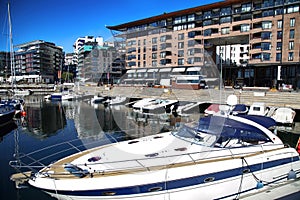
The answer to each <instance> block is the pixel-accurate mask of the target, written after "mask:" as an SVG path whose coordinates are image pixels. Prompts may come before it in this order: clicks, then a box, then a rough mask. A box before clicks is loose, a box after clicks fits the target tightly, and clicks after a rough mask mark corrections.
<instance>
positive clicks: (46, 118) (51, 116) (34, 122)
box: [20, 102, 67, 139]
mask: <svg viewBox="0 0 300 200" xmlns="http://www.w3.org/2000/svg"><path fill="white" fill-rule="evenodd" d="M25 111H26V116H25V117H23V118H21V119H20V124H21V126H22V127H23V132H26V133H28V134H30V135H33V136H34V137H36V138H39V139H43V138H47V137H49V136H51V135H55V134H57V132H58V131H59V130H61V129H63V128H64V127H65V126H66V123H67V122H66V118H65V113H64V109H63V107H62V105H61V104H60V103H46V102H41V103H39V104H30V103H29V104H26V107H25Z"/></svg>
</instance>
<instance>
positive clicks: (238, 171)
mask: <svg viewBox="0 0 300 200" xmlns="http://www.w3.org/2000/svg"><path fill="white" fill-rule="evenodd" d="M298 160H299V156H295V157H293V158H285V159H281V160H276V161H270V162H265V163H258V164H255V165H250V166H246V164H245V166H244V167H239V168H235V169H230V170H225V171H221V172H216V173H210V174H205V175H200V176H195V177H188V178H184V179H178V180H170V181H167V182H158V183H152V184H146V185H135V186H130V187H122V188H111V189H96V190H84V191H61V190H58V191H54V190H44V191H45V192H49V193H54V194H61V195H70V196H108V195H107V194H108V193H114V195H115V196H116V195H134V194H141V193H150V192H151V191H149V189H150V188H159V191H164V190H173V189H179V188H184V187H190V186H195V185H199V184H204V183H205V181H204V180H205V179H206V178H208V177H214V181H221V180H225V179H229V178H233V177H236V176H241V175H242V174H243V170H245V169H250V172H257V171H260V170H262V169H269V168H272V167H277V166H280V165H284V164H288V163H291V162H295V161H298ZM281 179H282V178H281ZM279 180H280V179H277V180H275V181H273V182H276V181H279ZM252 189H255V188H252ZM252 189H249V188H248V189H247V191H250V190H252ZM156 191H157V190H156ZM243 192H246V191H241V193H243ZM232 195H235V194H232ZM232 195H229V196H232ZM229 196H227V197H229Z"/></svg>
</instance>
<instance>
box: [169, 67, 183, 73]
mask: <svg viewBox="0 0 300 200" xmlns="http://www.w3.org/2000/svg"><path fill="white" fill-rule="evenodd" d="M184 71H185V67H179V68H173V70H172V72H184Z"/></svg>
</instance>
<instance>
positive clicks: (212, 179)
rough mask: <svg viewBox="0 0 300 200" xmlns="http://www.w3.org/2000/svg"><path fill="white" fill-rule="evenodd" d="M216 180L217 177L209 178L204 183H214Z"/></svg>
mask: <svg viewBox="0 0 300 200" xmlns="http://www.w3.org/2000/svg"><path fill="white" fill-rule="evenodd" d="M214 180H215V177H207V178H206V179H204V183H208V182H212V181H214Z"/></svg>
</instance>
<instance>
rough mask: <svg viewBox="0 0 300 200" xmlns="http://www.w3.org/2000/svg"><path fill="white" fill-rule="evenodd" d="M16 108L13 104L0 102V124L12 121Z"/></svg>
mask: <svg viewBox="0 0 300 200" xmlns="http://www.w3.org/2000/svg"><path fill="white" fill-rule="evenodd" d="M15 112H16V109H15V107H14V106H13V105H8V104H1V105H0V125H3V124H6V123H8V122H10V121H12V119H13V117H14V116H15Z"/></svg>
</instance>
